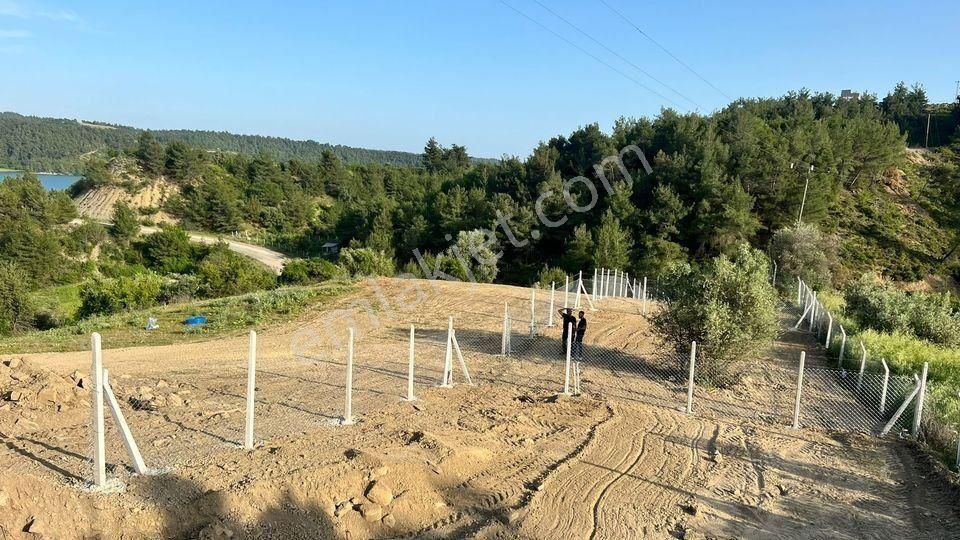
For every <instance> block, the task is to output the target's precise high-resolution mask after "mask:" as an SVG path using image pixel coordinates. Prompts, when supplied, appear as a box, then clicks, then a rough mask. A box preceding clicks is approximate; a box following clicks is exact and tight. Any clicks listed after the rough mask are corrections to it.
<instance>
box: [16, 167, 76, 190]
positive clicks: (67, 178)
mask: <svg viewBox="0 0 960 540" xmlns="http://www.w3.org/2000/svg"><path fill="white" fill-rule="evenodd" d="M20 174H21V172H20V171H0V180H3V179H4V178H6V177H8V176H20ZM37 178H39V179H40V183H41V184H43V187H45V188H47V189H67V188H68V187H70V186H71V185H73V183H74V182H76V181H77V180H79V179H80V177H79V176H75V175H72V174H38V175H37Z"/></svg>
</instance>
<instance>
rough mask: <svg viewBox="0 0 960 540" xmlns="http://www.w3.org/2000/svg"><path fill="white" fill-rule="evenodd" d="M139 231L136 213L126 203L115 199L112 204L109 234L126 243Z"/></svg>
mask: <svg viewBox="0 0 960 540" xmlns="http://www.w3.org/2000/svg"><path fill="white" fill-rule="evenodd" d="M138 232H140V222H139V221H138V220H137V214H136V213H135V212H134V211H133V209H131V208H130V207H129V206H128V205H127V203H125V202H123V201H117V202H116V204H114V205H113V226H112V227H110V235H111V236H113V237H114V238H116V239H117V241H118V242H121V243H124V244H126V243H128V242H130V240H132V239H133V237H135V236H136V235H137V233H138Z"/></svg>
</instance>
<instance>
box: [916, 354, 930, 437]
mask: <svg viewBox="0 0 960 540" xmlns="http://www.w3.org/2000/svg"><path fill="white" fill-rule="evenodd" d="M929 367H930V364H929V363H927V362H924V363H923V371H922V372H921V373H920V393H919V394H917V412H916V414H915V415H914V416H913V430H912V432H911V434H912V435H913V438H914V439H916V438H917V437H918V436H919V435H920V422H921V420H923V399H924V397H925V396H926V395H927V369H928V368H929Z"/></svg>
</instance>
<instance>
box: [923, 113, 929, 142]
mask: <svg viewBox="0 0 960 540" xmlns="http://www.w3.org/2000/svg"><path fill="white" fill-rule="evenodd" d="M929 146H930V113H929V112H927V134H926V136H925V137H924V139H923V147H924V148H929Z"/></svg>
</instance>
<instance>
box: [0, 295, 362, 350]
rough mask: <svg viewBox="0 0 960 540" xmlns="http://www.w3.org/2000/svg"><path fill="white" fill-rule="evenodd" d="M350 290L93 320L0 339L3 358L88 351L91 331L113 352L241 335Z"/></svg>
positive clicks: (246, 298) (237, 299)
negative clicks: (196, 319) (152, 323)
mask: <svg viewBox="0 0 960 540" xmlns="http://www.w3.org/2000/svg"><path fill="white" fill-rule="evenodd" d="M352 289H353V286H352V284H350V283H349V282H343V281H331V282H326V283H323V284H321V285H317V286H311V287H283V288H280V289H275V290H272V291H260V292H255V293H249V294H243V295H239V296H229V297H226V298H217V299H213V300H202V301H195V302H186V303H182V304H171V305H166V306H157V307H153V308H149V309H143V310H136V311H129V312H126V313H118V314H115V315H106V316H100V317H91V318H89V319H84V320H81V321H77V322H75V323H72V324H69V325H67V326H63V327H60V328H55V329H52V330H46V331H42V332H29V333H26V334H21V335H18V336H13V337H9V338H4V339H2V340H0V354H11V353H34V352H62V351H81V350H86V349H89V347H90V344H89V343H90V334H91V333H92V332H100V334H101V335H102V336H103V344H104V348H111V349H114V348H118V347H134V346H144V345H148V346H154V345H168V344H171V343H188V342H194V341H203V340H208V339H212V338H214V337H217V338H219V337H224V336H230V335H237V334H241V333H243V332H245V331H247V330H249V329H251V328H259V327H263V326H265V325H270V324H275V323H278V322H284V321H288V320H290V319H292V318H293V317H295V316H297V315H298V314H300V313H301V312H302V311H303V310H304V309H306V308H313V307H317V306H321V305H323V304H325V303H327V302H330V301H332V300H334V299H335V298H338V297H340V296H342V295H344V294H346V293H347V292H349V291H351V290H352ZM193 315H203V316H205V317H207V323H206V324H204V325H202V326H201V327H198V328H189V327H187V326H185V325H184V324H183V320H184V319H186V318H187V317H190V316H193ZM148 317H156V319H157V322H158V323H159V325H160V328H158V329H156V330H146V329H145V327H146V324H147V318H148Z"/></svg>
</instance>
